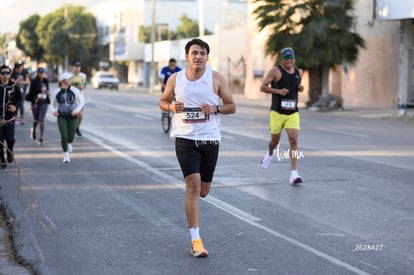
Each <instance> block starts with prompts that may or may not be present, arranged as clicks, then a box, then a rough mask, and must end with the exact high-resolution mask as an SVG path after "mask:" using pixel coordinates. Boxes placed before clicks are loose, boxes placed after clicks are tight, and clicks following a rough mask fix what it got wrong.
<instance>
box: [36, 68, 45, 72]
mask: <svg viewBox="0 0 414 275" xmlns="http://www.w3.org/2000/svg"><path fill="white" fill-rule="evenodd" d="M45 71H46V70H45V68H42V67H39V68H37V72H38V73H44V72H45Z"/></svg>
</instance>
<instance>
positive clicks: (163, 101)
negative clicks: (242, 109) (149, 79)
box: [159, 39, 236, 257]
mask: <svg viewBox="0 0 414 275" xmlns="http://www.w3.org/2000/svg"><path fill="white" fill-rule="evenodd" d="M209 53H210V48H209V46H208V44H207V43H206V42H204V41H203V40H201V39H193V40H191V41H189V42H188V43H187V44H186V45H185V58H186V60H187V62H188V66H187V68H186V69H185V70H182V71H179V72H177V73H175V74H173V75H171V77H170V78H169V79H168V81H167V85H166V87H165V90H164V93H163V94H162V95H161V98H160V101H159V106H160V108H161V109H162V110H163V111H172V112H174V115H173V120H172V130H171V133H170V136H171V137H173V138H175V151H176V156H177V159H178V162H179V164H180V167H181V170H182V173H183V176H184V180H185V187H186V193H185V213H186V216H187V223H188V227H189V231H190V235H191V241H192V246H191V252H192V255H193V257H206V256H207V255H208V252H207V250H206V249H205V248H204V246H203V242H202V240H201V238H200V232H199V224H200V209H199V197H206V196H207V195H208V193H209V191H210V186H211V182H212V180H213V174H214V170H215V167H216V163H217V158H218V153H219V143H220V140H221V133H220V116H221V115H222V114H231V113H234V112H235V111H236V105H235V103H234V101H233V97H232V94H231V92H230V87H229V84H228V83H227V81H226V80H225V78H224V76H223V75H222V74H220V73H219V72H216V71H214V70H212V68H211V67H210V66H207V61H208V55H209ZM174 97H175V101H174ZM221 101H222V103H221Z"/></svg>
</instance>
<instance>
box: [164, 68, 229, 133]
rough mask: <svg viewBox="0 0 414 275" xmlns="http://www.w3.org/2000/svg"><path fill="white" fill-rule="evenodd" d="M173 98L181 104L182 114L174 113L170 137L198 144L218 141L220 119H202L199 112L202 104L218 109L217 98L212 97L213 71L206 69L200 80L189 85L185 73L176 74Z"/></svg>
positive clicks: (202, 115)
mask: <svg viewBox="0 0 414 275" xmlns="http://www.w3.org/2000/svg"><path fill="white" fill-rule="evenodd" d="M175 98H176V100H177V101H181V102H183V103H184V111H183V112H182V113H174V115H173V118H172V129H171V132H170V136H171V137H180V138H186V139H191V140H199V141H210V140H215V141H220V140H221V134H220V115H219V114H214V113H213V114H209V115H205V114H204V113H203V112H201V110H200V105H201V104H202V103H204V104H209V105H219V104H220V97H219V96H218V95H216V94H215V93H214V89H213V71H212V69H211V67H210V66H206V71H205V72H204V74H203V76H202V77H200V79H198V80H196V81H190V80H188V79H187V77H186V76H185V70H182V71H179V72H178V73H177V77H176V82H175Z"/></svg>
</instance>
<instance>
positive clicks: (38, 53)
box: [16, 14, 44, 61]
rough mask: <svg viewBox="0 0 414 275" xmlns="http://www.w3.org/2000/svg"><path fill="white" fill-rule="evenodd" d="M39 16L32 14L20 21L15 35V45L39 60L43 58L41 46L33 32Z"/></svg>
mask: <svg viewBox="0 0 414 275" xmlns="http://www.w3.org/2000/svg"><path fill="white" fill-rule="evenodd" d="M40 18H41V17H40V15H38V14H34V15H32V16H30V17H29V18H27V19H26V20H24V21H22V22H20V26H19V33H18V34H17V36H16V46H17V47H18V48H19V49H21V50H22V51H24V52H25V54H26V55H27V56H30V57H31V58H32V59H33V60H36V61H40V60H41V59H42V58H43V52H44V50H43V47H42V46H41V45H40V44H39V37H38V36H37V34H36V32H35V29H36V27H37V24H38V22H39V20H40Z"/></svg>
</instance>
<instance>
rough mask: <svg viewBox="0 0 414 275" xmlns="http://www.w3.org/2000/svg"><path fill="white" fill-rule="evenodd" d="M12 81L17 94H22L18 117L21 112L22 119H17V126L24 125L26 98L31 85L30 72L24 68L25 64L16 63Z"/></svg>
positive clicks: (17, 106) (11, 77) (18, 105)
mask: <svg viewBox="0 0 414 275" xmlns="http://www.w3.org/2000/svg"><path fill="white" fill-rule="evenodd" d="M10 79H11V81H13V82H14V83H15V85H16V86H15V88H14V89H15V92H16V93H19V94H20V97H19V98H20V100H19V102H17V105H16V108H17V111H16V115H17V114H18V113H19V112H20V117H17V118H16V120H15V124H24V123H25V121H24V115H25V112H24V98H25V97H26V89H27V87H28V86H29V85H30V77H29V73H28V71H27V70H26V69H25V68H24V63H15V64H14V69H13V71H12V75H11V76H10Z"/></svg>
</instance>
